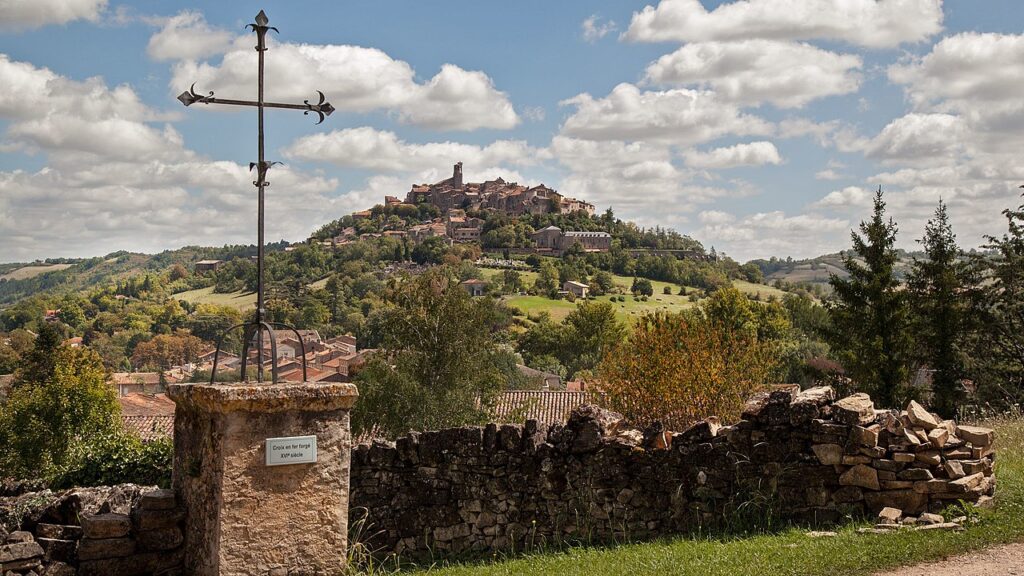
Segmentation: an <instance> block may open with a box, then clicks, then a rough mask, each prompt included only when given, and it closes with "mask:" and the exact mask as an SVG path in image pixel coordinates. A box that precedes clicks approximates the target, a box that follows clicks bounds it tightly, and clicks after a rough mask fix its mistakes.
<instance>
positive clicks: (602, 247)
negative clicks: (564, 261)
mask: <svg viewBox="0 0 1024 576" xmlns="http://www.w3.org/2000/svg"><path fill="white" fill-rule="evenodd" d="M532 238H533V242H534V244H535V245H536V248H537V252H551V253H554V254H561V253H562V252H565V251H566V250H568V249H569V248H571V247H572V246H573V245H574V244H579V245H580V246H582V247H583V251H584V252H607V251H609V250H611V248H612V236H611V234H609V233H607V232H563V231H562V229H561V228H559V227H558V226H548V227H547V228H541V229H540V230H537V231H536V232H534V233H533V235H532Z"/></svg>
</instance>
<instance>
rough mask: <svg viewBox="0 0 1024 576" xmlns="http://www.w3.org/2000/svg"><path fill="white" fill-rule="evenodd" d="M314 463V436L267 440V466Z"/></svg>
mask: <svg viewBox="0 0 1024 576" xmlns="http://www.w3.org/2000/svg"><path fill="white" fill-rule="evenodd" d="M314 462H316V436H290V437H288V438H267V466H282V465H284V464H312V463H314Z"/></svg>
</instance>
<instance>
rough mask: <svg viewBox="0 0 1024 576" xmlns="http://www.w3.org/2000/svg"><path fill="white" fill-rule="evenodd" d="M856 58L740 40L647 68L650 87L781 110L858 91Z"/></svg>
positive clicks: (698, 48)
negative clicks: (701, 90)
mask: <svg viewBox="0 0 1024 576" xmlns="http://www.w3.org/2000/svg"><path fill="white" fill-rule="evenodd" d="M861 66H862V61H861V58H860V56H857V55H853V54H838V53H835V52H829V51H827V50H822V49H820V48H816V47H814V46H811V45H810V44H804V43H797V42H779V41H774V40H742V41H738V42H693V43H689V44H687V45H685V46H683V47H682V48H679V49H678V50H676V51H675V52H672V53H671V54H666V55H665V56H662V57H661V58H659V59H658V60H657V61H655V62H653V63H652V64H650V65H649V66H648V67H647V71H646V80H647V81H648V82H652V83H655V84H672V85H695V86H698V87H707V88H712V89H714V90H715V92H717V93H718V94H719V95H720V96H721V97H722V98H724V99H726V100H729V101H732V102H737V103H740V104H745V105H759V104H761V103H762V102H770V103H772V104H775V105H776V106H779V107H782V108H795V107H800V106H803V105H805V104H807V103H808V102H810V101H812V100H816V99H818V98H824V97H826V96H833V95H837V94H847V93H850V92H854V91H856V90H857V88H858V86H859V85H860V74H858V73H857V72H856V71H857V70H859V69H860V68H861Z"/></svg>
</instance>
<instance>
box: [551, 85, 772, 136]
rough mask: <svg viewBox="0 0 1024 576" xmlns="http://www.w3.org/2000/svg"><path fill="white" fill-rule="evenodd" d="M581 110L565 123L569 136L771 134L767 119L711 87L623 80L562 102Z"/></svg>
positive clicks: (576, 111)
mask: <svg viewBox="0 0 1024 576" xmlns="http://www.w3.org/2000/svg"><path fill="white" fill-rule="evenodd" d="M561 104H562V105H569V106H575V107H576V110H575V111H574V112H573V114H572V115H571V116H569V118H567V119H566V120H565V123H564V124H563V125H562V133H563V134H564V135H566V136H572V137H577V138H585V139H590V140H655V141H662V142H671V143H675V144H680V145H690V144H697V143H700V142H706V141H708V140H712V139H715V138H718V137H721V136H725V135H730V134H733V135H739V136H743V135H766V134H769V133H770V132H771V130H772V127H771V125H770V124H769V123H768V122H766V121H765V120H763V119H761V118H758V117H757V116H752V115H748V114H743V113H741V112H740V111H739V109H738V108H737V107H736V106H735V105H733V104H730V103H728V102H723V101H722V100H721V99H720V98H718V96H717V95H716V94H715V93H714V92H711V91H698V90H686V89H677V90H666V91H643V92H641V91H640V89H639V88H637V87H636V86H634V85H632V84H627V83H623V84H619V85H618V86H616V87H615V88H614V89H613V90H612V91H611V93H610V94H608V96H606V97H604V98H594V97H593V96H591V95H590V94H586V93H583V94H580V95H578V96H575V97H573V98H570V99H568V100H564V101H563V102H561Z"/></svg>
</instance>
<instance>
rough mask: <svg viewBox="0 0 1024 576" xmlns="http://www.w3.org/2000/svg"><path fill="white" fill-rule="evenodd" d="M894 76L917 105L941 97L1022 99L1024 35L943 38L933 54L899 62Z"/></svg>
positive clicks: (971, 34)
mask: <svg viewBox="0 0 1024 576" xmlns="http://www.w3.org/2000/svg"><path fill="white" fill-rule="evenodd" d="M888 73H889V79H890V80H892V81H893V82H895V83H897V84H903V85H905V86H906V90H907V95H908V97H909V98H910V100H911V101H912V102H913V103H914V104H915V105H917V106H924V105H927V104H929V103H933V102H936V101H939V100H947V101H951V102H952V103H954V104H957V105H965V104H970V103H985V104H986V105H988V104H991V103H1005V102H1016V101H1019V100H1020V86H1021V85H1022V84H1024V35H1007V34H992V33H985V34H982V33H977V32H963V33H960V34H956V35H955V36H950V37H947V38H943V39H942V40H941V41H940V42H938V43H937V44H935V46H933V47H932V50H931V52H929V53H928V54H926V55H924V56H922V57H919V58H911V59H910V60H908V61H906V62H903V63H900V64H896V65H893V66H891V67H890V68H889V71H888Z"/></svg>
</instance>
